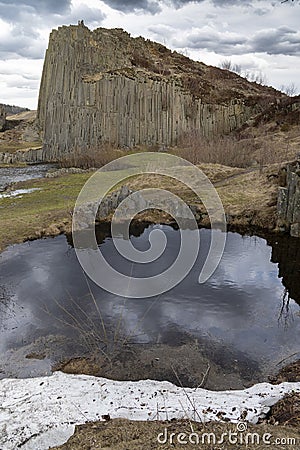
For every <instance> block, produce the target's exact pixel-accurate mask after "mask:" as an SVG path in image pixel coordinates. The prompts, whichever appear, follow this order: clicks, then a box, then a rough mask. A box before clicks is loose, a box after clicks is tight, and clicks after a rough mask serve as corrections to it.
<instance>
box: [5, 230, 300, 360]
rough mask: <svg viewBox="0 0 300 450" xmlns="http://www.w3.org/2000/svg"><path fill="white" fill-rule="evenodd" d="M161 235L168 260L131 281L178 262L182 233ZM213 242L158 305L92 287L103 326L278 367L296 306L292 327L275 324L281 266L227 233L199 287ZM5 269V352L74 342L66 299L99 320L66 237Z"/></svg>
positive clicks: (28, 247) (294, 342)
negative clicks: (219, 345)
mask: <svg viewBox="0 0 300 450" xmlns="http://www.w3.org/2000/svg"><path fill="white" fill-rule="evenodd" d="M151 228H152V227H150V228H149V229H146V230H145V231H144V233H143V234H142V235H141V236H140V237H132V242H133V244H134V245H136V246H137V247H138V248H139V249H141V250H142V249H146V248H148V241H147V236H148V235H149V231H150V230H151ZM161 228H163V229H164V230H165V232H166V234H167V237H168V245H167V249H166V252H165V254H164V255H162V256H161V257H160V259H159V260H158V261H156V262H155V263H154V264H152V265H148V266H149V267H147V268H145V265H140V266H143V267H142V268H141V267H140V266H137V265H135V266H133V275H134V276H142V275H143V276H149V274H151V273H157V272H159V271H160V270H163V269H165V268H166V267H168V264H169V263H170V261H171V262H172V261H174V258H175V257H176V251H177V250H178V246H179V233H178V232H177V231H175V230H173V229H172V228H170V227H161ZM190 232H191V231H187V233H190ZM209 236H210V232H209V230H201V253H200V257H199V260H198V261H197V263H196V265H195V267H194V268H193V270H192V271H191V273H190V274H189V276H188V277H187V278H186V279H185V280H184V281H183V282H182V283H180V284H179V285H178V286H177V287H175V288H173V289H172V290H171V291H169V292H167V293H165V294H163V295H162V296H161V297H160V298H158V299H155V298H154V299H144V300H142V299H136V300H135V299H127V300H126V301H124V299H123V298H120V297H116V296H113V295H111V294H109V293H107V292H105V291H103V290H101V289H100V288H97V287H95V286H93V292H94V293H95V297H96V299H97V303H98V305H99V307H100V308H101V311H102V313H103V316H104V319H105V322H106V323H109V324H110V326H112V328H114V327H115V328H116V327H117V323H118V321H119V318H120V315H121V316H122V321H121V327H120V330H121V331H122V333H123V335H133V336H135V340H136V341H137V342H139V341H142V342H145V341H151V342H157V340H158V339H160V340H165V341H167V340H168V338H167V336H168V332H169V331H170V329H173V330H174V329H175V330H176V329H179V330H180V332H182V333H184V332H186V333H190V334H192V335H193V336H194V337H195V338H196V337H201V336H203V335H209V336H211V337H212V338H213V339H219V340H222V341H224V342H225V343H228V344H230V345H231V346H232V347H233V348H235V349H237V350H241V351H243V352H245V353H246V354H247V355H249V356H251V357H253V358H254V359H257V360H258V361H260V362H262V361H273V362H274V361H279V360H280V359H281V358H283V357H285V356H288V355H290V354H292V353H293V352H295V351H297V350H298V349H299V342H300V338H299V321H300V317H299V315H297V313H299V306H298V305H297V304H296V303H295V302H294V301H293V300H291V302H290V310H289V315H288V319H287V322H285V323H284V322H283V320H281V321H278V317H279V314H280V308H281V305H282V297H283V292H284V288H283V286H282V284H281V280H280V279H279V278H278V267H277V264H273V263H271V262H270V257H271V247H269V246H267V244H266V241H265V240H263V239H260V238H256V237H242V236H240V235H238V234H236V233H229V234H228V239H227V244H226V249H225V253H224V256H223V258H222V261H221V263H220V265H219V267H218V269H217V270H216V272H215V274H214V275H213V276H212V278H211V279H210V280H209V281H208V282H207V283H205V284H204V285H199V284H198V282H197V280H198V275H199V271H200V269H201V267H202V264H203V256H204V255H205V254H206V251H207V249H208V246H209ZM101 249H102V250H103V253H104V254H106V255H107V256H108V258H109V259H110V260H111V263H112V264H113V265H114V267H115V268H119V269H120V270H121V271H123V272H127V273H130V270H131V265H130V264H128V263H127V264H124V260H122V259H121V258H119V257H118V256H117V255H116V253H115V252H114V249H113V245H112V241H111V239H110V238H107V239H106V240H105V241H104V243H103V244H101ZM0 267H1V272H0V285H2V286H5V287H6V290H7V292H8V293H9V295H10V298H11V299H13V302H11V303H10V308H14V312H15V314H14V317H13V319H12V318H11V319H9V320H7V314H5V313H4V312H3V311H2V309H1V311H0V314H1V315H2V321H1V322H0V323H1V324H2V332H1V333H0V337H1V342H2V346H3V347H4V346H5V345H6V346H8V345H14V344H19V345H20V344H21V343H24V342H30V340H31V339H33V337H36V336H39V335H46V334H48V333H51V334H55V333H66V335H70V333H71V332H72V330H71V329H70V328H68V327H64V325H63V324H62V323H61V322H59V321H58V320H56V318H64V317H65V314H64V311H63V309H62V307H60V306H59V305H62V306H63V308H66V309H68V310H70V311H71V312H72V313H75V314H76V313H77V312H78V308H76V305H75V304H74V303H72V302H70V300H69V295H71V296H72V298H73V299H74V300H75V301H76V302H77V303H80V307H81V308H83V309H84V310H85V311H86V312H87V313H88V314H89V315H90V317H91V318H92V319H93V320H95V321H96V320H97V314H96V311H95V307H94V306H93V302H92V301H91V299H90V298H89V297H88V295H87V294H88V288H87V284H86V281H85V278H84V276H83V274H82V270H81V267H80V266H79V264H78V262H77V260H76V255H75V253H74V250H73V249H72V248H71V247H69V246H68V244H67V241H66V238H65V237H64V236H60V237H57V238H55V239H45V240H39V241H35V242H32V243H27V244H22V245H16V246H13V247H11V248H10V249H8V250H7V251H6V252H4V253H3V254H2V255H0ZM126 289H130V286H129V287H127V286H124V292H126ZM6 304H7V303H6ZM14 305H15V306H14ZM2 306H3V305H2ZM4 306H5V305H4ZM45 309H48V310H49V312H50V314H46V313H45ZM145 313H146V315H145ZM144 316H145V317H144ZM16 323H17V326H16ZM286 324H288V326H285V325H286ZM4 325H5V326H4Z"/></svg>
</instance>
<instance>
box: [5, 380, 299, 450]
mask: <svg viewBox="0 0 300 450" xmlns="http://www.w3.org/2000/svg"><path fill="white" fill-rule="evenodd" d="M292 391H297V392H300V383H282V384H280V385H275V386H274V385H271V384H268V383H261V384H257V385H255V386H253V387H251V388H249V389H245V390H241V391H221V392H215V391H208V390H206V389H188V388H180V387H177V386H175V385H173V384H171V383H169V382H167V381H163V382H159V381H151V380H143V381H137V382H130V381H112V380H108V379H106V378H96V377H91V376H87V375H68V374H64V373H61V372H55V373H54V374H53V375H51V376H50V377H41V378H27V379H4V380H1V381H0V448H1V449H2V450H15V449H16V448H18V447H20V446H21V447H22V449H23V450H44V449H48V448H50V447H52V446H55V445H61V444H62V443H64V442H66V441H67V440H68V439H69V437H70V436H71V435H72V434H73V433H74V430H75V424H82V423H85V422H87V421H96V420H101V418H102V415H107V414H109V415H110V417H111V418H116V417H122V418H127V419H131V420H166V419H171V418H183V417H186V416H187V415H188V416H189V417H190V418H191V419H193V420H196V421H199V420H200V419H201V420H203V421H210V420H220V415H221V414H220V413H222V417H223V419H226V418H227V419H229V420H230V421H231V422H239V421H240V420H241V417H244V416H245V415H246V419H245V420H246V421H248V422H252V423H256V422H257V421H258V419H259V418H260V417H264V416H265V415H266V413H267V412H268V411H269V408H270V406H272V405H273V404H275V403H276V402H277V401H278V400H279V399H281V398H282V397H283V396H284V395H285V394H287V393H289V392H292ZM243 420H244V419H243Z"/></svg>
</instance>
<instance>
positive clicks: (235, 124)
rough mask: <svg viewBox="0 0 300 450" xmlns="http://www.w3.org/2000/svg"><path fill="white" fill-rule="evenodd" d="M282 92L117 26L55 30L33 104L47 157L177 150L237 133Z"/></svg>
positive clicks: (81, 25)
mask: <svg viewBox="0 0 300 450" xmlns="http://www.w3.org/2000/svg"><path fill="white" fill-rule="evenodd" d="M282 95H283V94H279V93H278V92H277V91H275V90H274V89H272V88H266V87H263V86H260V85H258V84H256V83H249V82H248V81H247V80H245V79H243V78H241V77H239V76H238V75H236V74H234V73H231V72H229V71H226V70H221V69H217V68H215V67H210V66H206V65H205V64H203V63H200V62H195V61H192V60H190V59H189V58H187V57H185V56H183V55H181V54H178V53H176V52H172V51H170V50H168V49H167V48H166V47H164V46H162V45H161V44H157V43H154V42H151V41H149V40H145V39H143V38H141V37H140V38H135V39H133V38H131V37H130V35H129V34H128V33H126V32H124V31H123V30H121V29H113V30H107V29H103V28H99V29H96V30H94V31H90V30H89V29H88V28H87V27H85V26H84V25H83V24H79V25H78V26H69V27H66V26H64V27H60V28H59V29H58V30H54V31H52V33H51V35H50V41H49V46H48V49H47V52H46V57H45V62H44V69H43V75H42V81H41V87H40V96H39V105H38V124H39V126H40V128H41V129H42V130H43V142H44V149H45V152H46V154H47V156H48V157H47V159H48V160H51V159H52V160H54V159H57V158H59V157H60V156H61V155H63V154H65V153H66V152H68V151H74V150H76V148H81V149H82V148H87V149H88V148H89V147H93V148H95V147H98V146H99V147H100V146H101V144H103V143H110V144H113V145H115V146H119V147H130V148H131V147H134V146H137V145H147V146H153V145H161V146H163V147H168V146H174V145H177V143H178V141H179V140H180V139H182V138H183V136H184V135H185V134H186V133H189V132H194V131H195V130H196V131H197V132H198V133H199V134H200V135H202V136H205V137H209V136H212V135H217V134H224V133H228V132H230V131H232V130H234V129H237V128H239V127H240V126H242V125H243V124H244V123H246V122H247V120H249V119H250V118H251V117H252V116H253V115H255V114H257V113H258V112H260V111H261V110H262V108H263V105H264V106H265V105H266V103H267V104H270V103H272V102H274V101H275V102H276V101H277V99H278V98H280V97H281V96H282Z"/></svg>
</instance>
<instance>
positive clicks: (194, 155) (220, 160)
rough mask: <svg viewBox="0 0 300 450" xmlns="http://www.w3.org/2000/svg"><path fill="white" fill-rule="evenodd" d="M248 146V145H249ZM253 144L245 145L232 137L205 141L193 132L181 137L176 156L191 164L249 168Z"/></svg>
mask: <svg viewBox="0 0 300 450" xmlns="http://www.w3.org/2000/svg"><path fill="white" fill-rule="evenodd" d="M249 144H250V145H249ZM254 151H255V142H254V141H253V142H252V146H251V143H249V142H248V143H247V146H246V145H245V144H244V142H243V141H242V140H239V139H237V138H236V137H234V136H224V137H218V138H216V139H210V140H208V139H205V138H204V137H203V136H202V135H201V134H200V133H199V132H197V131H194V132H191V133H187V134H185V135H184V136H182V137H181V139H180V142H179V150H178V151H177V154H178V155H179V156H181V157H182V158H185V159H187V160H188V161H191V162H192V163H193V164H200V163H211V164H222V165H226V166H231V167H249V166H251V164H252V163H253V156H252V154H253V152H254Z"/></svg>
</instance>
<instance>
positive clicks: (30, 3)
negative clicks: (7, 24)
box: [0, 0, 71, 16]
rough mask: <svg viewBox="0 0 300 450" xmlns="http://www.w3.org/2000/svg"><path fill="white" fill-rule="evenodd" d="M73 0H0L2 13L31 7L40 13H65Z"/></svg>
mask: <svg viewBox="0 0 300 450" xmlns="http://www.w3.org/2000/svg"><path fill="white" fill-rule="evenodd" d="M70 6H71V0H20V1H19V0H0V7H1V15H2V16H3V14H4V13H5V10H9V9H14V10H15V9H16V8H18V9H19V10H20V9H21V10H22V9H27V10H29V9H31V10H34V11H35V12H37V13H38V14H43V13H50V14H65V13H67V12H68V11H69V10H70Z"/></svg>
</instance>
